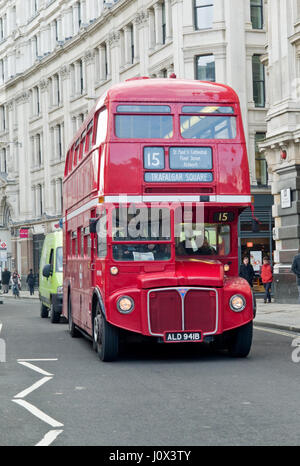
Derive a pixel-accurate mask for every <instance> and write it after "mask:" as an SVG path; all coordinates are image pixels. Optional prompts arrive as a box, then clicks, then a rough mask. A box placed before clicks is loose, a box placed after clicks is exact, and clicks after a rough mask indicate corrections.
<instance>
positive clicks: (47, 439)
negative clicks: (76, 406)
mask: <svg viewBox="0 0 300 466" xmlns="http://www.w3.org/2000/svg"><path fill="white" fill-rule="evenodd" d="M62 432H63V430H49V432H47V434H46V435H45V436H44V437H43V438H42V440H40V442H39V443H37V444H36V447H48V446H49V445H51V443H52V442H54V440H55V439H56V438H57V437H58V436H59V435H60V434H61V433H62Z"/></svg>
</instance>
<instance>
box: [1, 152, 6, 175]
mask: <svg viewBox="0 0 300 466" xmlns="http://www.w3.org/2000/svg"><path fill="white" fill-rule="evenodd" d="M1 173H7V154H6V148H5V147H4V148H3V149H2V157H1Z"/></svg>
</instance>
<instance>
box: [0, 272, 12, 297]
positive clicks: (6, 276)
mask: <svg viewBox="0 0 300 466" xmlns="http://www.w3.org/2000/svg"><path fill="white" fill-rule="evenodd" d="M10 275H11V273H10V271H9V270H8V269H7V268H5V269H4V271H3V272H2V285H3V293H8V290H9V281H10Z"/></svg>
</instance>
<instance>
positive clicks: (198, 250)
mask: <svg viewBox="0 0 300 466" xmlns="http://www.w3.org/2000/svg"><path fill="white" fill-rule="evenodd" d="M199 243H200V244H201V238H200V237H195V236H194V237H193V238H191V239H190V240H187V239H184V240H183V241H180V242H179V244H178V246H177V247H176V255H177V256H198V255H200V256H211V255H214V254H217V251H216V250H215V248H214V247H213V246H211V245H210V244H209V240H208V238H207V237H206V236H205V237H204V238H203V242H202V244H201V245H200V246H198V245H199Z"/></svg>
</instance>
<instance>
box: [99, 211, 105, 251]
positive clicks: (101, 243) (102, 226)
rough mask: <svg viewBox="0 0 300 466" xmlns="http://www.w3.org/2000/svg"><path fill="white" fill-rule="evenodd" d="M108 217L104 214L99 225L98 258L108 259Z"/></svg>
mask: <svg viewBox="0 0 300 466" xmlns="http://www.w3.org/2000/svg"><path fill="white" fill-rule="evenodd" d="M106 222H107V216H106V211H104V212H102V214H101V216H100V218H99V220H98V225H97V231H98V233H97V254H98V257H106V254H107V226H106V225H107V223H106Z"/></svg>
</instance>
